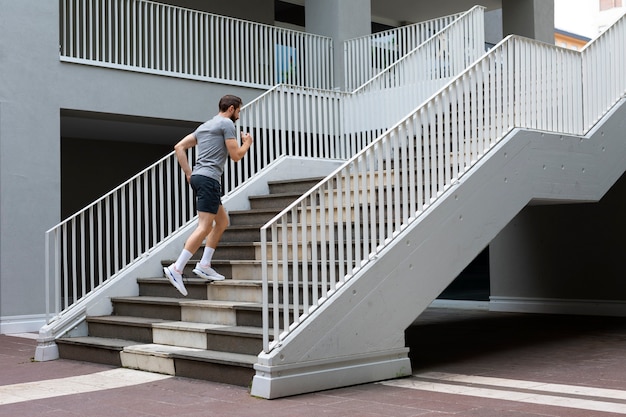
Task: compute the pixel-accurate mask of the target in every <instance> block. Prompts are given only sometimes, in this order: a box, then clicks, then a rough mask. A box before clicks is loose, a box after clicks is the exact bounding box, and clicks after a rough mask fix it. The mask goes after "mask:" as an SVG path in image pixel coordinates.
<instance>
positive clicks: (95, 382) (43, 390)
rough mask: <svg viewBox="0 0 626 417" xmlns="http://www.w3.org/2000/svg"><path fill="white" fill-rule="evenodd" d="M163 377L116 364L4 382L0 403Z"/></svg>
mask: <svg viewBox="0 0 626 417" xmlns="http://www.w3.org/2000/svg"><path fill="white" fill-rule="evenodd" d="M167 378H171V376H169V375H160V374H154V373H150V372H142V371H136V370H132V369H124V368H118V369H111V370H109V371H103V372H97V373H94V374H89V375H80V376H73V377H68V378H58V379H48V380H45V381H36V382H25V383H22V384H13V385H4V386H0V405H7V404H14V403H19V402H23V401H32V400H41V399H45V398H52V397H59V396H62V395H72V394H83V393H87V392H94V391H100V390H106V389H113V388H123V387H128V386H132V385H139V384H146V383H149V382H155V381H160V380H163V379H167Z"/></svg>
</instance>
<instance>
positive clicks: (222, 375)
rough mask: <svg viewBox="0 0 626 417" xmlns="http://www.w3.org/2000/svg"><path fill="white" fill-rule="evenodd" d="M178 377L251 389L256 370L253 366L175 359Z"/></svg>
mask: <svg viewBox="0 0 626 417" xmlns="http://www.w3.org/2000/svg"><path fill="white" fill-rule="evenodd" d="M175 368H176V376H180V377H185V378H194V379H201V380H205V381H214V382H219V383H222V384H230V385H238V386H242V387H249V386H250V384H251V383H252V378H253V377H254V374H255V370H254V368H253V367H252V366H244V365H242V366H236V365H232V364H231V365H225V364H220V363H211V362H203V361H194V360H189V359H178V358H177V359H175Z"/></svg>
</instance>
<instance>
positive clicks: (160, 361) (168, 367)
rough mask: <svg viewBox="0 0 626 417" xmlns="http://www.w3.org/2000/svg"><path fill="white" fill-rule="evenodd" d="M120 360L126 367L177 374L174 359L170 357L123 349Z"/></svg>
mask: <svg viewBox="0 0 626 417" xmlns="http://www.w3.org/2000/svg"><path fill="white" fill-rule="evenodd" d="M120 360H121V361H122V366H123V367H124V368H130V369H138V370H140V371H147V372H155V373H157V374H165V375H173V376H174V375H176V367H175V366H174V359H173V358H170V357H166V356H165V357H164V356H155V355H147V354H142V353H130V352H124V351H122V352H120Z"/></svg>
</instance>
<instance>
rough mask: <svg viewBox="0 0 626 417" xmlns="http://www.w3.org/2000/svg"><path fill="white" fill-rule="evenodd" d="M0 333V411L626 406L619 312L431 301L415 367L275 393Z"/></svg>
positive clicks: (402, 414) (579, 414)
mask: <svg viewBox="0 0 626 417" xmlns="http://www.w3.org/2000/svg"><path fill="white" fill-rule="evenodd" d="M32 337H33V335H12V336H7V335H4V336H0V416H10V417H20V416H29V417H33V416H50V417H53V416H64V417H65V416H70V417H71V416H82V417H91V416H93V417H95V416H103V417H117V416H124V417H128V416H170V415H175V416H177V417H192V416H232V417H238V416H246V417H255V416H272V417H283V416H289V417H307V416H314V417H320V416H326V415H327V416H339V417H342V416H359V417H382V416H385V417H395V416H397V417H412V416H422V417H435V416H436V417H446V416H455V417H490V416H497V417H530V416H533V417H538V416H542V417H545V416H567V417H596V416H597V417H600V416H604V417H607V416H622V415H626V319H625V318H606V317H604V318H602V317H595V318H593V317H572V316H570V317H563V316H538V315H522V314H503V313H490V312H486V311H469V310H454V309H440V308H436V309H429V310H427V311H426V312H425V313H424V314H423V315H422V317H420V319H419V320H418V321H417V322H416V324H415V326H413V327H411V328H410V329H409V330H408V331H407V342H408V343H409V345H410V346H411V359H412V362H413V372H414V375H413V376H412V377H409V378H403V379H398V380H393V381H386V382H383V383H373V384H365V385H359V386H355V387H348V388H342V389H335V390H329V391H324V392H318V393H313V394H306V395H299V396H294V397H290V398H284V399H277V400H271V401H270V400H262V399H258V398H253V397H251V396H250V395H249V394H248V390H247V389H246V388H242V387H235V386H230V385H223V384H217V383H211V382H206V381H198V380H191V379H185V378H175V377H169V376H165V375H157V374H151V373H145V372H139V371H133V370H127V369H116V368H112V367H109V366H104V365H96V364H89V363H83V362H74V361H67V360H56V361H51V362H43V363H41V362H39V363H37V362H33V361H32V357H33V355H34V349H35V340H33V338H32Z"/></svg>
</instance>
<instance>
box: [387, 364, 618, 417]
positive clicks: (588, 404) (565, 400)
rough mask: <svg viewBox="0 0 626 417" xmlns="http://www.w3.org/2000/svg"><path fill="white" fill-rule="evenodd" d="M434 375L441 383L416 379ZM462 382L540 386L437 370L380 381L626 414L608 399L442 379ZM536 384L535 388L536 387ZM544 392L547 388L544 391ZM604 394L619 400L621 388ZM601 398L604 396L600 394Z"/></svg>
mask: <svg viewBox="0 0 626 417" xmlns="http://www.w3.org/2000/svg"><path fill="white" fill-rule="evenodd" d="M437 375H442V376H443V379H439V381H442V382H433V381H424V380H420V379H418V378H429V379H433V377H436V376H437ZM450 381H454V382H463V383H466V384H468V383H474V384H483V385H485V383H486V382H487V384H486V385H493V386H504V387H506V388H519V389H533V390H538V391H543V389H542V388H541V385H542V384H541V383H538V382H531V381H516V380H505V379H501V378H486V377H475V376H469V375H454V374H440V373H433V372H430V373H424V374H416V375H413V377H410V378H406V379H398V380H392V381H384V382H380V384H382V385H387V386H392V387H399V388H410V389H417V390H422V391H430V392H439V393H444V394H454V395H466V396H472V397H482V398H491V399H498V400H505V401H517V402H522V403H529V404H540V405H549V406H555V407H567V408H577V409H582V410H592V411H603V412H609V413H616V414H626V404H623V403H621V404H620V403H614V402H608V401H597V400H590V399H581V398H572V397H559V396H555V395H545V394H535V393H527V392H518V391H507V390H501V389H490V388H479V387H472V386H465V385H452V384H449V383H446V382H450ZM498 381H504V382H505V384H504V385H498V384H497V382H498ZM543 385H544V386H545V385H551V387H550V391H549V392H560V393H563V394H573V393H574V392H573V391H576V392H575V394H576V395H590V396H593V395H594V394H588V393H587V392H588V391H586V390H585V387H579V386H573V385H559V384H543ZM537 387H539V388H537ZM556 387H563V388H566V390H564V391H553V389H556ZM597 390H600V388H591V389H590V391H589V392H598V391H597ZM545 391H547V390H545ZM602 391H604V394H608V393H609V392H613V391H616V392H617V393H618V394H619V395H618V396H615V397H607V398H612V399H615V400H622V399H623V395H624V391H618V390H602ZM603 397H606V395H604V396H603Z"/></svg>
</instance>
